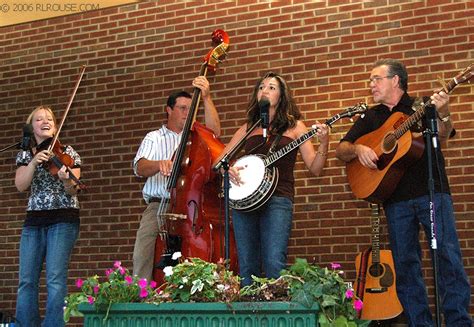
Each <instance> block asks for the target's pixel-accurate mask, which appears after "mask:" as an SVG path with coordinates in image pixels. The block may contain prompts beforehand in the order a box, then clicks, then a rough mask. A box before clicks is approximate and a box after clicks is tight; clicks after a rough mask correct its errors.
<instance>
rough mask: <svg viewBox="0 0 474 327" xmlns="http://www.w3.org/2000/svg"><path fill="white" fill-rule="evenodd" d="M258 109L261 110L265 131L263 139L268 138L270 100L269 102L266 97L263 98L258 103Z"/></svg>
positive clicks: (262, 124)
mask: <svg viewBox="0 0 474 327" xmlns="http://www.w3.org/2000/svg"><path fill="white" fill-rule="evenodd" d="M258 107H259V108H260V119H261V120H262V122H261V126H262V129H263V137H264V138H267V128H268V125H269V124H270V122H269V120H270V117H269V115H270V113H269V109H270V100H268V99H267V98H265V97H262V98H261V99H260V101H259V102H258Z"/></svg>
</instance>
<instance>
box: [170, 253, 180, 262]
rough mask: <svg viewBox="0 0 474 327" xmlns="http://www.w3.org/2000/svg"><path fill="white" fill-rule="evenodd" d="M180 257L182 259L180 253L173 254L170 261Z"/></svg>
mask: <svg viewBox="0 0 474 327" xmlns="http://www.w3.org/2000/svg"><path fill="white" fill-rule="evenodd" d="M181 257H182V254H181V252H179V251H178V252H175V253H173V256H172V257H171V259H172V260H178V259H179V258H181Z"/></svg>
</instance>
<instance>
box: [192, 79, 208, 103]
mask: <svg viewBox="0 0 474 327" xmlns="http://www.w3.org/2000/svg"><path fill="white" fill-rule="evenodd" d="M193 86H194V87H197V88H198V89H200V90H201V95H202V97H203V98H207V97H208V96H209V95H210V93H211V87H210V85H209V81H208V80H207V78H206V77H205V76H198V77H196V78H195V79H194V80H193Z"/></svg>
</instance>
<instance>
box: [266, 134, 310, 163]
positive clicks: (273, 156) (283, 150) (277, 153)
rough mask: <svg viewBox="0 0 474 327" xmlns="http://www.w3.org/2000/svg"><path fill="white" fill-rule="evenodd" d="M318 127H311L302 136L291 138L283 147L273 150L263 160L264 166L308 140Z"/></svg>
mask: <svg viewBox="0 0 474 327" xmlns="http://www.w3.org/2000/svg"><path fill="white" fill-rule="evenodd" d="M317 131H318V129H317V128H316V127H314V128H312V129H311V130H310V131H309V132H307V133H305V134H303V135H302V136H300V137H298V138H297V139H296V140H293V141H292V142H291V143H289V144H287V145H286V146H284V147H283V148H281V149H280V150H278V151H275V152H273V153H272V154H270V155H268V156H267V157H265V159H264V160H263V162H264V164H265V167H268V166H270V165H271V164H273V163H274V162H276V161H277V160H279V159H281V158H282V157H284V156H286V155H287V154H288V153H290V152H291V151H293V150H294V149H296V148H297V147H299V146H300V145H301V144H303V143H304V142H306V141H308V140H309V139H310V138H312V137H313V136H314V135H315V134H316V133H317Z"/></svg>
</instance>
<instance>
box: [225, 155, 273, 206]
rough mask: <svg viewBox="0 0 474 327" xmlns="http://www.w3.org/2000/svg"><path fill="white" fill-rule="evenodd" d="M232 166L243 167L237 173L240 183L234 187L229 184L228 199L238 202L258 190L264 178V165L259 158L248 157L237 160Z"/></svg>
mask: <svg viewBox="0 0 474 327" xmlns="http://www.w3.org/2000/svg"><path fill="white" fill-rule="evenodd" d="M234 166H235V167H244V169H242V170H240V171H239V173H240V178H241V180H242V183H241V184H240V185H235V184H234V183H232V182H230V184H231V187H230V190H229V198H230V199H231V200H233V201H239V200H242V199H244V198H246V197H248V196H250V195H252V194H253V193H254V192H255V191H256V190H258V188H259V186H260V184H261V182H262V180H263V179H264V176H265V164H264V162H263V160H262V159H261V158H260V157H258V156H255V155H248V156H243V157H242V158H239V159H238V160H237V161H236V162H235V163H234Z"/></svg>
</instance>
